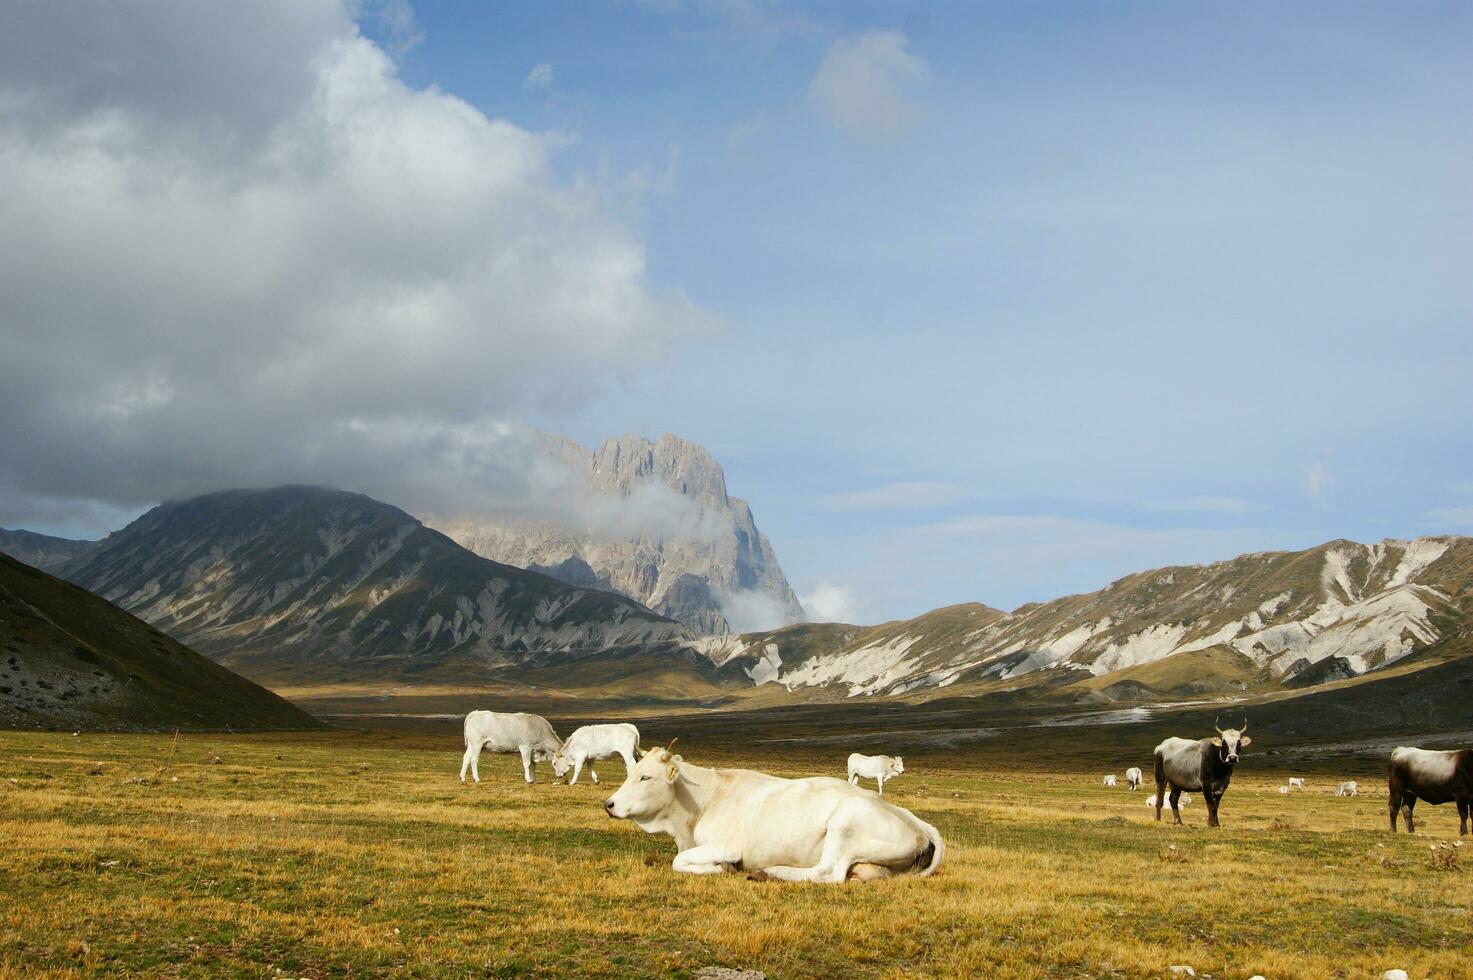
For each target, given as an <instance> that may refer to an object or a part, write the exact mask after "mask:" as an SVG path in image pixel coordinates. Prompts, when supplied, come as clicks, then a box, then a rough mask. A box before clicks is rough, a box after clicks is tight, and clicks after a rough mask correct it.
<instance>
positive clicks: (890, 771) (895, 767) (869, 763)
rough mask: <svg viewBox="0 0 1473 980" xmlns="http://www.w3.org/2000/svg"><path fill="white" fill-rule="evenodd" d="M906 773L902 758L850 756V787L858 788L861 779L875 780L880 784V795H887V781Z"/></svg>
mask: <svg viewBox="0 0 1473 980" xmlns="http://www.w3.org/2000/svg"><path fill="white" fill-rule="evenodd" d="M903 772H905V760H904V759H903V758H901V757H900V756H898V755H897V756H888V755H860V754H859V753H858V752H855V753H853V754H852V755H850V756H849V785H850V786H858V785H859V780H860V778H861V777H863V778H864V779H873V780H875V781H876V782H878V783H879V784H880V795H881V796H884V795H885V781H886V780H887V779H894V778H895V777H896V776H898V775H900V774H901V773H903Z"/></svg>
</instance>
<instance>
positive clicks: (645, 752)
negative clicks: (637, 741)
mask: <svg viewBox="0 0 1473 980" xmlns="http://www.w3.org/2000/svg"><path fill="white" fill-rule="evenodd" d="M634 751H636V752H638V753H639V758H641V759H643V758H644V757H645V756H647V755H649V754H650V750H649V749H635V750H634Z"/></svg>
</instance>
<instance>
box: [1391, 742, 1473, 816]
mask: <svg viewBox="0 0 1473 980" xmlns="http://www.w3.org/2000/svg"><path fill="white" fill-rule="evenodd" d="M1386 786H1387V789H1389V790H1390V797H1391V798H1390V805H1391V832H1392V833H1393V834H1394V833H1396V812H1397V811H1398V810H1400V811H1401V812H1402V815H1403V816H1405V817H1406V818H1407V833H1409V834H1414V833H1416V832H1417V828H1416V826H1415V825H1414V824H1413V823H1412V808H1413V807H1414V806H1416V805H1417V801H1418V800H1426V801H1427V802H1428V803H1431V804H1432V805H1433V806H1436V805H1438V804H1439V803H1448V802H1455V803H1457V805H1458V834H1459V835H1460V836H1461V835H1465V834H1467V833H1468V820H1469V817H1470V815H1473V749H1453V750H1451V751H1448V752H1438V751H1436V750H1433V749H1408V748H1399V749H1397V750H1395V751H1394V752H1392V753H1391V770H1390V772H1389V773H1388V775H1387V778H1386Z"/></svg>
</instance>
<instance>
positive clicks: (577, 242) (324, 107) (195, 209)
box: [0, 0, 1473, 622]
mask: <svg viewBox="0 0 1473 980" xmlns="http://www.w3.org/2000/svg"><path fill="white" fill-rule="evenodd" d="M1470 103H1473V8H1469V7H1468V6H1467V5H1458V4H1430V3H1408V4H1395V5H1390V4H1358V3H1339V2H1337V3H1302V4H1271V3H1245V4H1232V5H1217V6H1214V7H1206V6H1203V5H1165V4H1134V3H1122V4H1111V5H1085V4H1051V3H1038V4H974V3H955V4H936V3H927V4H921V3H884V4H880V3H863V2H846V3H830V4H812V5H803V4H784V3H767V2H762V0H643V2H641V0H610V2H606V3H600V2H596V0H590V2H579V3H555V2H549V3H539V4H496V5H490V4H483V3H469V2H467V3H420V4H415V5H413V6H411V5H409V4H407V3H403V2H395V0H360V2H356V3H351V4H343V3H339V2H337V0H300V2H299V0H269V2H260V3H237V2H232V3H223V2H221V3H193V2H190V3H185V2H179V3H172V4H171V3H161V2H147V0H125V2H120V3H107V2H103V0H95V2H78V3H73V4H66V5H48V4H34V3H28V2H25V0H13V2H12V0H0V420H3V421H0V525H3V526H5V527H16V526H22V527H28V528H32V529H35V530H41V531H46V532H49V533H59V534H64V535H68V536H81V537H92V536H97V535H99V534H102V533H105V532H106V531H107V530H110V529H112V528H115V527H118V526H120V525H121V524H122V523H124V522H125V521H126V520H127V519H129V518H130V517H132V516H134V515H136V514H137V513H139V512H141V511H142V510H143V509H145V508H147V507H148V506H150V505H152V504H153V503H155V502H157V501H159V500H163V499H172V498H176V497H179V496H184V495H188V494H191V493H197V492H203V491H206V490H211V489H220V488H223V487H227V486H241V485H269V484H273V483H281V482H289V481H300V482H315V483H329V484H333V485H338V486H343V487H345V488H349V489H357V490H363V491H364V492H370V493H373V494H374V495H376V496H381V497H383V498H384V499H389V500H391V501H392V502H394V503H399V504H401V505H404V506H406V507H407V508H408V509H411V510H412V511H414V512H424V511H427V510H437V511H441V512H443V511H445V510H446V509H448V508H453V507H456V506H460V507H463V508H465V509H468V510H475V509H477V508H480V509H483V510H487V511H493V510H508V509H509V510H515V509H517V508H518V507H520V506H526V505H528V502H529V501H531V500H535V499H537V498H538V496H539V488H538V486H537V485H536V482H535V480H530V479H529V477H528V472H529V469H530V468H531V467H530V465H529V463H528V456H527V448H526V441H527V440H526V439H525V438H524V433H525V432H526V431H528V430H530V429H540V430H546V431H552V432H558V433H561V434H565V435H568V436H570V437H573V438H575V439H578V440H579V441H581V442H583V443H585V444H597V443H598V442H601V441H602V440H603V439H605V438H607V437H609V436H613V435H618V434H621V433H624V432H638V433H643V434H646V435H649V436H651V437H653V436H657V435H659V434H660V433H662V432H673V433H676V434H678V435H680V436H682V437H684V438H686V439H690V440H692V441H695V442H698V443H700V444H702V445H704V446H706V447H707V448H708V449H709V450H710V451H711V452H712V453H713V455H715V457H716V458H717V459H718V460H719V461H720V462H721V463H722V465H723V466H724V468H725V471H726V476H727V482H728V486H729V487H730V489H731V492H732V493H734V494H736V495H738V496H741V497H743V498H745V499H747V500H748V501H749V502H750V504H751V506H752V508H753V511H754V514H755V516H756V520H757V522H758V525H759V527H761V528H762V529H763V530H764V531H765V532H766V534H767V535H768V537H769V538H770V539H771V541H772V543H773V546H774V548H775V550H776V552H777V554H778V557H779V559H780V560H781V562H782V565H783V568H784V570H785V571H786V573H787V575H788V578H789V579H790V581H791V582H792V583H793V585H794V587H795V589H796V590H797V591H798V593H799V594H800V596H802V597H803V598H804V600H805V603H806V605H807V607H808V609H809V611H810V613H812V614H813V615H814V616H815V617H817V618H832V619H841V620H847V621H859V622H876V621H880V620H884V619H891V618H899V617H907V616H913V615H916V614H918V613H921V612H923V611H925V610H927V609H931V608H934V607H937V606H941V605H946V604H949V603H954V602H962V601H981V602H986V603H989V604H991V605H995V606H999V607H1002V608H1012V607H1014V606H1016V605H1018V604H1020V603H1022V602H1026V601H1033V600H1042V599H1047V598H1051V597H1054V596H1058V595H1062V594H1068V593H1073V592H1080V591H1087V590H1091V589H1095V588H1099V587H1101V586H1103V585H1104V584H1106V583H1107V582H1109V581H1111V580H1112V579H1114V578H1117V577H1119V576H1120V575H1123V574H1126V573H1128V572H1130V571H1134V570H1140V569H1143V568H1149V567H1156V566H1160V565H1165V564H1172V563H1184V562H1201V561H1209V560H1215V559H1223V558H1229V557H1232V556H1234V555H1236V554H1239V553H1242V552H1245V551H1256V550H1266V549H1281V548H1303V547H1308V546H1311V545H1314V544H1317V543H1320V542H1322V541H1326V540H1330V539H1333V538H1338V537H1346V538H1352V539H1356V540H1363V541H1369V540H1379V539H1381V538H1386V537H1413V536H1417V535H1422V534H1436V533H1473V425H1470V421H1473V419H1470V415H1473V409H1470V402H1469V400H1468V395H1467V393H1468V391H1469V388H1470V382H1473V190H1470V187H1473V182H1470V181H1469V180H1468V176H1467V175H1468V174H1469V173H1470V172H1473V113H1470V112H1469V111H1468V107H1469V105H1470Z"/></svg>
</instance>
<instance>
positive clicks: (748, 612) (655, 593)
mask: <svg viewBox="0 0 1473 980" xmlns="http://www.w3.org/2000/svg"><path fill="white" fill-rule="evenodd" d="M546 451H547V454H548V456H549V457H551V458H553V459H555V460H557V461H559V462H561V463H562V465H564V466H565V467H566V468H567V470H568V472H569V473H570V474H571V476H572V478H573V480H574V482H575V486H576V487H577V493H578V495H579V497H580V498H581V501H582V503H583V505H584V506H585V507H586V508H587V510H588V511H589V512H590V513H591V514H594V515H596V516H595V517H594V518H591V519H589V520H587V521H584V522H582V523H579V522H577V521H576V520H574V519H571V518H570V519H565V520H507V519H474V518H472V519H461V520H445V521H439V520H436V519H433V518H432V519H430V520H429V521H428V523H430V524H431V525H432V526H434V527H438V528H439V529H440V530H442V531H444V532H445V533H446V534H447V535H449V536H450V537H451V538H453V539H454V540H455V541H457V542H458V543H460V544H461V545H463V546H465V547H466V548H469V549H470V550H471V551H474V552H475V553H476V554H479V555H483V556H485V557H487V558H491V559H493V560H495V561H499V562H504V563H506V564H508V565H517V566H520V567H523V568H529V569H533V570H535V571H539V572H542V573H544V574H546V575H550V576H552V577H554V578H557V579H560V580H562V581H565V582H568V583H570V584H575V585H581V586H585V587H593V586H596V587H599V588H607V589H612V590H613V591H615V592H618V593H620V594H622V595H625V596H628V597H630V598H632V599H635V600H637V601H639V602H641V603H643V604H645V605H646V606H649V607H650V608H651V609H653V610H655V611H656V612H658V613H660V614H661V615H664V616H669V617H670V618H671V619H675V620H677V621H679V622H681V623H684V624H685V625H686V626H688V627H689V628H690V629H692V630H694V631H696V632H698V633H701V634H724V633H727V632H729V631H731V630H733V629H750V628H758V627H767V628H770V627H772V626H777V625H780V624H783V623H794V622H798V621H800V620H801V619H802V618H803V607H802V606H801V604H800V603H799V602H798V597H797V596H796V595H795V594H794V593H793V590H792V588H791V587H790V586H789V585H788V581H787V578H786V577H785V576H784V575H783V571H782V568H781V567H780V566H779V565H778V561H777V556H776V555H775V554H774V553H773V550H772V545H771V544H770V543H769V542H768V540H767V538H766V536H765V535H763V534H762V532H761V531H759V530H758V529H757V525H756V522H755V521H754V520H753V518H752V510H751V508H750V507H748V506H747V503H746V501H744V500H741V499H738V498H736V497H731V496H728V494H727V492H726V476H725V474H724V473H723V472H722V470H721V466H720V464H718V463H717V462H716V460H715V459H713V458H712V457H711V454H710V453H708V452H706V450H705V449H703V448H701V447H700V446H698V445H695V444H694V443H689V442H686V441H684V440H683V439H679V438H677V437H676V436H672V435H664V436H661V437H660V438H659V439H658V440H657V441H654V442H651V441H650V440H648V439H645V438H643V437H640V436H633V435H628V436H622V437H620V438H618V439H610V440H608V441H607V442H605V443H604V444H603V445H602V446H600V447H599V448H598V449H597V450H596V451H593V452H590V451H588V450H586V449H584V448H583V447H581V446H579V445H578V444H576V443H573V442H570V441H569V440H566V439H558V438H549V439H548V441H547V444H546Z"/></svg>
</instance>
